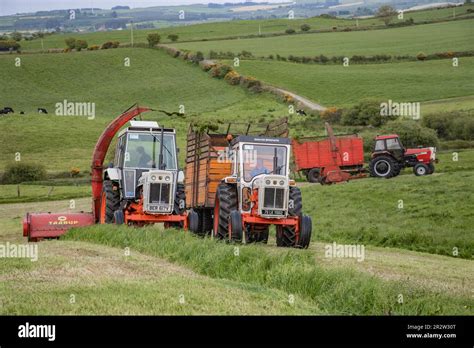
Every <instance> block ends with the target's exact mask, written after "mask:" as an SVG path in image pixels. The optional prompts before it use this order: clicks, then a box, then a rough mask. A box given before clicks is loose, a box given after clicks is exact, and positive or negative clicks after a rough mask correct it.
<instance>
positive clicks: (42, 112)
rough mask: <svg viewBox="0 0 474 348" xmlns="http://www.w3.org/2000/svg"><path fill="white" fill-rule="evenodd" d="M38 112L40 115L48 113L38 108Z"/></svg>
mask: <svg viewBox="0 0 474 348" xmlns="http://www.w3.org/2000/svg"><path fill="white" fill-rule="evenodd" d="M38 112H39V113H40V114H47V113H48V111H47V110H46V109H43V108H38Z"/></svg>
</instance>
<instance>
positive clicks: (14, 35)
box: [11, 31, 23, 41]
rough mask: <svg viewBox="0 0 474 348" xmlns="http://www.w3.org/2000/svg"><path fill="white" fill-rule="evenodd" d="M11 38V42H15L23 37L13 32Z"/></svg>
mask: <svg viewBox="0 0 474 348" xmlns="http://www.w3.org/2000/svg"><path fill="white" fill-rule="evenodd" d="M11 37H12V39H13V40H15V41H21V38H22V37H23V36H22V35H21V33H19V32H17V31H14V32H13V33H12V34H11Z"/></svg>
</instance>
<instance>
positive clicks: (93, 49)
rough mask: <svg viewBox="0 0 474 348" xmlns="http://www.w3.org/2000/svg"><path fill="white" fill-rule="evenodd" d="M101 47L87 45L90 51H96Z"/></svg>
mask: <svg viewBox="0 0 474 348" xmlns="http://www.w3.org/2000/svg"><path fill="white" fill-rule="evenodd" d="M99 48H100V46H99V45H92V46H89V47H87V50H88V51H96V50H98V49H99Z"/></svg>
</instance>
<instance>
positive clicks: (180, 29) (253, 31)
mask: <svg viewBox="0 0 474 348" xmlns="http://www.w3.org/2000/svg"><path fill="white" fill-rule="evenodd" d="M468 8H469V6H463V7H459V8H457V9H456V13H457V16H461V17H462V16H464V15H466V13H467V9H468ZM452 13H453V12H452V9H440V10H425V11H417V12H412V13H406V14H405V17H404V19H403V20H406V19H408V18H410V17H412V18H413V19H414V21H415V22H422V21H427V20H445V19H450V18H452ZM403 20H399V19H398V18H396V19H394V21H393V23H397V22H400V21H403ZM302 24H309V25H310V26H311V29H313V30H321V29H331V28H333V27H334V26H336V27H338V28H346V27H349V28H356V27H357V24H358V25H359V26H360V27H371V26H380V25H382V22H381V21H380V20H379V19H375V18H369V19H359V20H357V21H356V20H355V19H330V18H329V19H328V18H321V17H313V18H305V19H293V20H289V19H271V20H244V21H227V22H211V23H204V24H196V25H184V26H176V27H169V28H163V29H158V30H150V29H144V30H135V31H134V42H137V43H138V42H143V43H144V42H146V36H147V34H148V33H150V32H159V33H160V35H161V37H162V41H163V42H169V40H168V39H167V36H168V35H169V34H171V33H173V34H178V35H179V40H180V41H188V40H202V39H207V40H209V39H218V38H225V37H229V36H232V37H235V36H248V35H259V30H260V33H261V34H272V33H283V32H284V31H285V30H286V29H288V28H293V29H295V30H297V31H299V28H300V26H301V25H302ZM70 36H73V37H76V38H81V39H84V40H87V42H88V43H89V45H101V44H103V43H104V42H106V41H120V42H121V43H129V42H130V41H131V37H130V31H128V30H124V31H110V32H97V33H87V34H70V33H68V34H58V35H52V36H48V37H47V38H45V39H44V40H43V45H44V48H45V49H48V48H64V47H65V43H64V40H65V39H66V38H67V37H70ZM21 45H22V48H23V49H28V50H29V49H41V41H40V40H33V41H22V42H21Z"/></svg>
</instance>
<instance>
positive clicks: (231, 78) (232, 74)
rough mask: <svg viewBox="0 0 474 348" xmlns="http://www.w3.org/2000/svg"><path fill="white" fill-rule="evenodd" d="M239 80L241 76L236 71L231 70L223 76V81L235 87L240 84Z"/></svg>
mask: <svg viewBox="0 0 474 348" xmlns="http://www.w3.org/2000/svg"><path fill="white" fill-rule="evenodd" d="M240 78H241V76H240V75H239V73H238V72H237V71H235V70H231V71H229V72H228V73H227V74H226V75H225V77H224V80H226V81H227V82H228V83H229V84H230V85H233V86H236V85H238V84H239V83H240Z"/></svg>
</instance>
